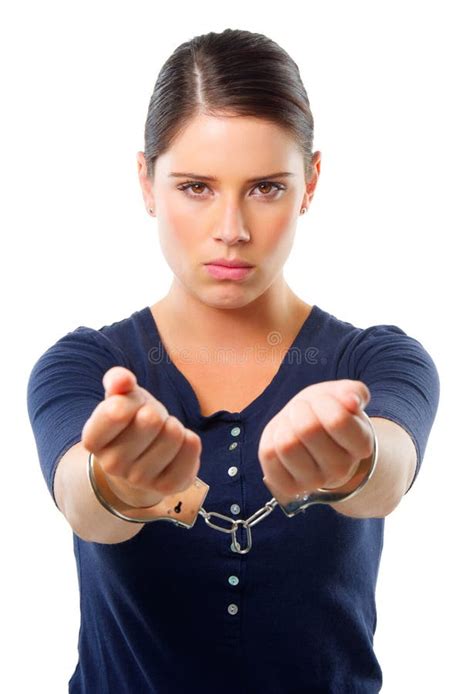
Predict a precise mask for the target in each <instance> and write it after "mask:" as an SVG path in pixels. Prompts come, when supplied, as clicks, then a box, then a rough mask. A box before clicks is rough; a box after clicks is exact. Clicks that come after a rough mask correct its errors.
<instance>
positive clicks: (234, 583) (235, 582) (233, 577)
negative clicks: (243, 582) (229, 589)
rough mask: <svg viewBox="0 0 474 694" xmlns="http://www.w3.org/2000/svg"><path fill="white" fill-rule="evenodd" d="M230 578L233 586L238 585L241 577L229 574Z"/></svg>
mask: <svg viewBox="0 0 474 694" xmlns="http://www.w3.org/2000/svg"><path fill="white" fill-rule="evenodd" d="M228 580H229V583H230V585H231V586H236V585H237V584H238V582H239V579H238V578H237V576H229V579H228Z"/></svg>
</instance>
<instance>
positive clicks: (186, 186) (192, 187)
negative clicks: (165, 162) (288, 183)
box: [178, 181, 285, 199]
mask: <svg viewBox="0 0 474 694" xmlns="http://www.w3.org/2000/svg"><path fill="white" fill-rule="evenodd" d="M262 187H263V188H267V189H268V188H270V193H272V189H273V192H274V193H275V195H274V194H273V193H272V194H270V193H266V192H264V191H262ZM202 188H207V185H206V184H205V183H202V182H200V181H188V182H187V183H183V184H181V185H179V186H178V190H182V191H184V192H185V194H186V195H188V197H191V198H203V197H204V195H203V194H202V193H200V192H199V190H200V189H202ZM255 188H258V189H260V191H261V192H262V194H261V195H257V197H259V198H270V197H271V198H272V199H273V198H274V197H276V193H277V192H279V191H282V190H285V186H284V185H282V184H281V183H273V182H272V181H262V182H261V183H257V185H256V186H255ZM188 191H189V192H188Z"/></svg>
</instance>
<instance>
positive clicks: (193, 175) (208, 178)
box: [168, 171, 295, 183]
mask: <svg viewBox="0 0 474 694" xmlns="http://www.w3.org/2000/svg"><path fill="white" fill-rule="evenodd" d="M282 176H295V174H294V173H292V172H291V171H279V172H278V173H272V174H265V176H256V177H255V178H249V179H247V181H246V183H254V182H255V181H262V180H265V179H267V178H278V177H282ZM168 177H175V178H182V177H185V178H199V179H200V180H202V181H218V180H219V179H218V178H216V177H215V176H201V175H200V174H196V173H180V172H177V171H172V172H171V173H170V174H168Z"/></svg>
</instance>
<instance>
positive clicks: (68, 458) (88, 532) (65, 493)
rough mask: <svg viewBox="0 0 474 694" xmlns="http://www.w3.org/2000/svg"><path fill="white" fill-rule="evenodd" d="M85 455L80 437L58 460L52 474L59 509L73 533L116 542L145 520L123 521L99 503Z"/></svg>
mask: <svg viewBox="0 0 474 694" xmlns="http://www.w3.org/2000/svg"><path fill="white" fill-rule="evenodd" d="M88 457H89V451H88V450H87V449H86V448H84V446H83V444H82V441H79V442H78V443H76V444H74V445H73V446H71V448H69V450H68V451H67V452H66V453H65V455H63V457H62V458H61V460H60V461H59V463H58V466H57V469H56V473H55V476H54V496H55V498H56V501H57V504H58V507H59V510H60V511H61V513H62V514H63V515H64V516H65V518H66V520H67V521H68V523H69V525H70V526H71V528H72V529H73V531H74V532H75V533H76V535H78V536H79V537H80V538H82V539H83V540H86V541H87V542H101V543H104V544H115V543H117V542H123V541H125V540H129V539H131V538H132V537H134V536H135V535H137V534H138V533H139V532H140V530H141V529H142V528H143V526H144V525H145V524H144V523H131V522H129V521H124V520H122V519H121V518H118V517H117V516H114V515H113V514H112V513H110V512H109V511H107V510H106V509H105V508H104V507H103V506H102V504H101V503H100V501H99V500H98V499H97V497H96V496H95V494H94V491H93V489H92V487H91V485H90V482H89V476H88V474H87V463H88Z"/></svg>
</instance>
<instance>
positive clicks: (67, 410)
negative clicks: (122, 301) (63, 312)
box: [27, 326, 130, 508]
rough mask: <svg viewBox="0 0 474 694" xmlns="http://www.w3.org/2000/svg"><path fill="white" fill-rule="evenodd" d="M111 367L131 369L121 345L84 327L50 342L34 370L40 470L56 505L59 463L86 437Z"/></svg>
mask: <svg viewBox="0 0 474 694" xmlns="http://www.w3.org/2000/svg"><path fill="white" fill-rule="evenodd" d="M112 366H125V367H126V368H130V367H129V365H128V363H127V360H126V357H125V355H124V354H123V353H122V350H121V349H120V348H119V347H118V346H117V345H114V343H112V342H111V340H110V339H109V338H108V337H106V336H105V335H104V334H103V333H101V332H100V331H98V330H94V329H93V328H88V327H86V326H80V327H78V328H76V329H75V330H73V331H72V332H69V333H67V335H65V336H64V337H61V338H60V339H59V340H58V341H57V342H56V343H55V344H53V345H52V346H51V347H49V349H47V350H46V352H44V353H43V354H42V355H41V356H40V357H39V359H38V360H37V361H36V363H35V364H34V366H33V368H32V371H31V373H30V376H29V379H28V384H27V408H28V416H29V420H30V424H31V427H32V429H33V434H34V438H35V442H36V448H37V452H38V457H39V462H40V465H41V470H42V473H43V476H44V479H45V482H46V484H47V487H48V489H49V492H50V494H51V496H52V497H53V501H54V503H55V504H56V506H57V507H58V504H57V502H56V499H55V497H54V486H53V485H54V474H55V472H56V467H57V465H58V463H59V461H60V459H61V458H62V456H63V455H64V453H66V451H67V450H68V449H69V448H71V446H73V445H74V444H75V443H77V442H78V441H80V440H81V436H82V429H83V427H84V424H85V423H86V421H87V419H88V418H89V417H90V415H91V414H92V412H93V410H94V409H95V407H96V406H97V405H98V404H99V402H101V401H102V400H103V399H104V387H103V384H102V377H103V376H104V374H105V372H106V371H108V370H109V369H110V368H111V367H112ZM58 508H59V507H58Z"/></svg>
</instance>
